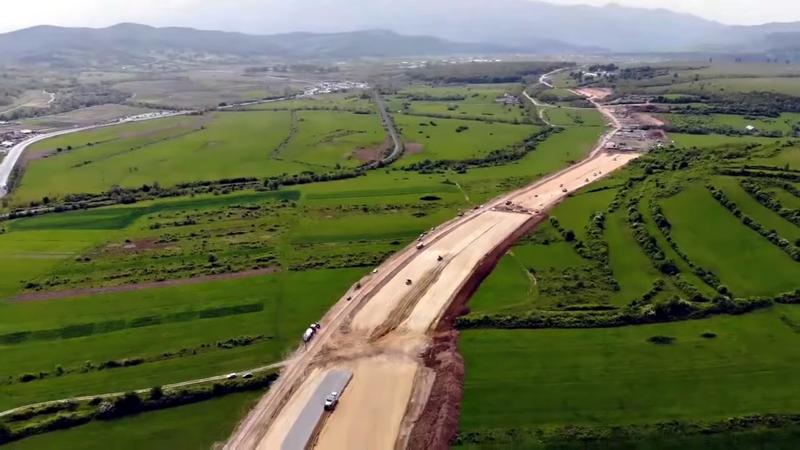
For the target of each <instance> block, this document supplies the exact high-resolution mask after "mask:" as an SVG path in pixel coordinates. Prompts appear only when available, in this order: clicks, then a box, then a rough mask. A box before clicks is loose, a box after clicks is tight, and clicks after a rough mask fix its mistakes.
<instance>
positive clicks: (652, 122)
mask: <svg viewBox="0 0 800 450" xmlns="http://www.w3.org/2000/svg"><path fill="white" fill-rule="evenodd" d="M632 115H633V119H634V120H636V121H637V122H639V123H640V124H641V125H644V126H650V127H663V126H664V125H665V123H664V121H663V120H661V119H659V118H657V117H655V116H653V115H650V114H648V113H643V112H637V113H633V114H632Z"/></svg>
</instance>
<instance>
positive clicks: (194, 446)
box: [6, 392, 260, 450]
mask: <svg viewBox="0 0 800 450" xmlns="http://www.w3.org/2000/svg"><path fill="white" fill-rule="evenodd" d="M259 395H260V393H257V392H256V393H244V394H231V395H228V396H225V397H222V398H219V399H214V400H208V401H205V402H202V403H197V404H193V405H187V406H181V407H177V408H172V409H166V410H162V411H155V412H150V413H147V414H140V415H137V416H133V417H130V418H124V419H118V420H113V421H108V422H92V423H89V424H87V425H84V426H81V427H78V428H74V429H71V430H65V431H56V432H52V433H48V434H44V435H40V436H34V437H30V438H27V439H25V440H22V441H19V442H14V443H11V444H7V445H6V448H8V449H13V450H28V449H30V450H33V449H43V448H51V449H52V448H70V449H75V450H107V449H113V450H137V449H143V448H169V449H175V450H208V449H209V448H211V447H212V445H213V444H214V443H216V442H223V441H225V439H226V438H227V437H228V435H230V433H231V431H233V428H234V427H235V426H236V424H237V423H238V421H239V418H240V417H242V416H243V415H244V414H245V413H246V412H247V411H248V409H249V408H250V407H251V406H252V405H253V404H254V403H255V401H256V400H257V398H258V397H259Z"/></svg>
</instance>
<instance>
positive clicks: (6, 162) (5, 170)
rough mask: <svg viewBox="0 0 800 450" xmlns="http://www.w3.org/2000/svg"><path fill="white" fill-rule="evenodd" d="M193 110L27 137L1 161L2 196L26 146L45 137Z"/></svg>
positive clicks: (176, 113)
mask: <svg viewBox="0 0 800 450" xmlns="http://www.w3.org/2000/svg"><path fill="white" fill-rule="evenodd" d="M192 112H193V111H178V112H171V113H164V114H160V115H158V116H153V117H149V116H148V117H139V118H137V117H134V118H128V119H122V120H121V121H118V122H112V123H104V124H100V125H91V126H88V127H79V128H70V129H68V130H59V131H53V132H52V133H45V134H40V135H38V136H34V137H32V138H30V139H26V140H24V141H22V142H20V143H19V144H17V145H15V146H13V147H11V150H9V152H8V154H7V155H6V157H5V158H3V161H0V198H3V197H5V196H6V195H8V180H9V179H10V178H11V174H12V173H13V172H14V167H16V165H17V162H19V158H20V157H21V156H22V153H23V152H25V149H26V148H28V147H30V146H31V145H33V144H35V143H37V142H40V141H43V140H45V139H50V138H54V137H58V136H63V135H65V134H72V133H78V132H80V131H88V130H94V129H97V128H103V127H110V126H112V125H119V124H120V123H130V122H144V121H147V120H156V119H163V118H166V117H173V116H181V115H185V114H189V113H192Z"/></svg>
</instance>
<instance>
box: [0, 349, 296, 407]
mask: <svg viewBox="0 0 800 450" xmlns="http://www.w3.org/2000/svg"><path fill="white" fill-rule="evenodd" d="M286 363H287V362H286V361H281V362H279V363H274V364H270V365H267V366H261V367H256V368H255V369H250V370H242V371H240V372H238V373H247V372H250V373H258V372H265V371H267V370H274V369H278V368H281V367H283V366H284V365H286ZM228 375H229V374H225V375H216V376H213V377H207V378H199V379H196V380H188V381H181V382H179V383H173V384H167V385H164V386H162V387H161V388H162V389H164V390H174V389H178V388H184V387H189V386H196V385H198V384H205V383H211V382H214V381H223V380H226V379H228ZM150 389H152V388H147V389H138V390H135V391H134V392H136V393H137V394H145V393H147V392H149V391H150ZM125 392H130V391H125ZM125 392H109V393H106V394H96V395H83V396H80V397H70V398H62V399H59V400H48V401H46V402H39V403H33V404H30V405H25V406H19V407H16V408H13V409H8V410H6V411H0V417H3V416H7V415H9V414H13V413H15V412H17V411H20V410H23V409H27V408H35V407H37V406H45V405H54V404H57V403H64V402H68V401H77V402H81V401H88V400H91V399H93V398H108V397H118V396H120V395H123V394H125Z"/></svg>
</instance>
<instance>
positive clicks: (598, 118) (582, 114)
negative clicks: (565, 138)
mask: <svg viewBox="0 0 800 450" xmlns="http://www.w3.org/2000/svg"><path fill="white" fill-rule="evenodd" d="M544 114H545V115H546V116H547V118H548V120H549V121H550V123H552V124H553V125H556V126H560V127H570V126H573V127H574V126H586V127H605V126H606V118H605V117H604V116H603V114H602V113H600V112H599V111H597V110H595V109H586V108H545V113H544Z"/></svg>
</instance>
